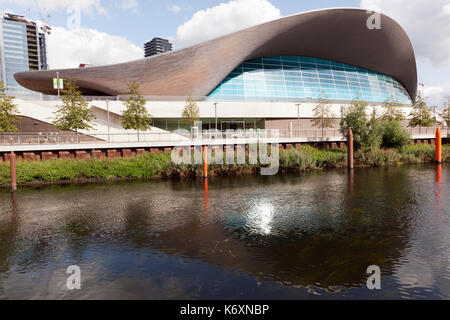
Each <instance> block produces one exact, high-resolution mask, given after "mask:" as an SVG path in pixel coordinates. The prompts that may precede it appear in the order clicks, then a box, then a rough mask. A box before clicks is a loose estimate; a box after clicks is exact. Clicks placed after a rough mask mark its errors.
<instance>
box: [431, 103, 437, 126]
mask: <svg viewBox="0 0 450 320" xmlns="http://www.w3.org/2000/svg"><path fill="white" fill-rule="evenodd" d="M431 108H432V109H433V119H434V125H436V122H437V118H436V108H438V107H437V106H433V107H431Z"/></svg>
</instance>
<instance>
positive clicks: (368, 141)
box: [363, 107, 383, 150]
mask: <svg viewBox="0 0 450 320" xmlns="http://www.w3.org/2000/svg"><path fill="white" fill-rule="evenodd" d="M382 142H383V128H382V120H381V119H380V118H378V117H377V110H376V108H375V107H374V108H373V111H372V115H371V117H370V119H369V121H368V122H367V125H366V132H365V133H364V134H363V147H364V148H367V149H372V150H373V149H379V148H380V146H381V144H382Z"/></svg>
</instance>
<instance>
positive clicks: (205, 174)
mask: <svg viewBox="0 0 450 320" xmlns="http://www.w3.org/2000/svg"><path fill="white" fill-rule="evenodd" d="M203 177H204V178H205V179H207V178H208V147H207V146H203Z"/></svg>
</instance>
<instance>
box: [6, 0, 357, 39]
mask: <svg viewBox="0 0 450 320" xmlns="http://www.w3.org/2000/svg"><path fill="white" fill-rule="evenodd" d="M1 2H2V1H0V3H1ZM14 2H16V3H17V1H14ZM14 2H13V1H11V2H8V1H6V4H4V9H7V8H10V9H12V10H14V12H15V13H18V14H22V15H25V16H28V17H30V18H32V19H36V20H38V19H40V15H39V13H38V10H37V6H36V4H35V3H34V1H28V2H29V4H28V5H22V4H19V5H14V4H13V3H14ZM38 2H40V3H42V4H41V5H40V7H41V12H42V15H43V16H44V17H45V16H46V14H45V13H46V12H47V13H49V14H50V15H51V18H50V19H49V22H50V24H51V25H52V26H60V27H65V26H66V24H67V18H68V16H69V14H68V13H67V12H66V11H67V8H66V7H59V8H58V7H57V9H52V6H47V7H50V9H47V10H45V7H46V6H45V3H46V1H38ZM136 2H137V3H138V7H137V8H136V9H133V8H131V9H129V10H126V9H122V8H121V4H122V3H123V1H121V0H117V1H115V0H112V1H111V0H108V1H105V0H103V1H101V2H100V4H101V6H102V7H103V8H104V9H106V11H107V13H106V14H98V12H97V11H96V10H95V5H93V7H92V8H91V9H89V10H86V11H83V12H82V16H81V18H82V19H81V25H82V27H83V28H90V29H96V30H100V31H104V32H107V33H110V34H114V35H117V36H122V37H125V38H127V39H129V40H130V41H132V42H133V43H134V44H136V45H138V46H141V45H143V43H144V42H145V41H147V40H149V39H150V40H151V38H152V37H153V36H161V37H174V36H175V34H176V31H177V27H178V26H179V25H181V24H183V23H184V22H186V21H187V20H189V18H191V17H192V15H193V14H194V13H195V12H197V11H199V10H204V9H207V8H210V7H214V6H217V5H219V4H220V3H223V2H227V1H224V0H222V1H219V0H173V1H158V0H138V1H136ZM270 2H271V3H272V4H273V5H274V6H275V7H277V8H279V9H280V11H281V13H282V15H290V14H294V13H298V12H302V11H306V10H314V9H321V8H328V7H359V1H343V0H340V1H329V0H328V1H325V0H315V1H305V0H272V1H270ZM19 3H21V2H20V1H19ZM73 3H76V1H73ZM173 6H177V7H179V8H180V9H181V10H180V11H179V12H173V11H170V10H169V8H171V7H173ZM2 9H3V8H2Z"/></svg>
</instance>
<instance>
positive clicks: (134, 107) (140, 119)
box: [121, 81, 152, 141]
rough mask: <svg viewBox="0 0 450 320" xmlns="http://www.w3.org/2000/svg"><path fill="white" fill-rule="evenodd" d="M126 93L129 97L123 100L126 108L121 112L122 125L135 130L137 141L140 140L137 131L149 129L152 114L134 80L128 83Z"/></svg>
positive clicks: (126, 128)
mask: <svg viewBox="0 0 450 320" xmlns="http://www.w3.org/2000/svg"><path fill="white" fill-rule="evenodd" d="M128 95H129V96H130V97H129V98H128V100H127V101H125V106H126V109H125V110H124V111H123V112H122V121H121V122H122V127H123V128H124V129H125V130H130V129H134V130H136V131H137V137H138V141H141V139H140V136H139V133H140V131H147V130H151V125H152V115H151V114H150V113H149V112H148V110H147V108H146V107H145V99H144V97H143V96H142V94H141V93H140V91H139V84H138V83H137V82H136V81H133V82H131V83H129V84H128Z"/></svg>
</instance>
